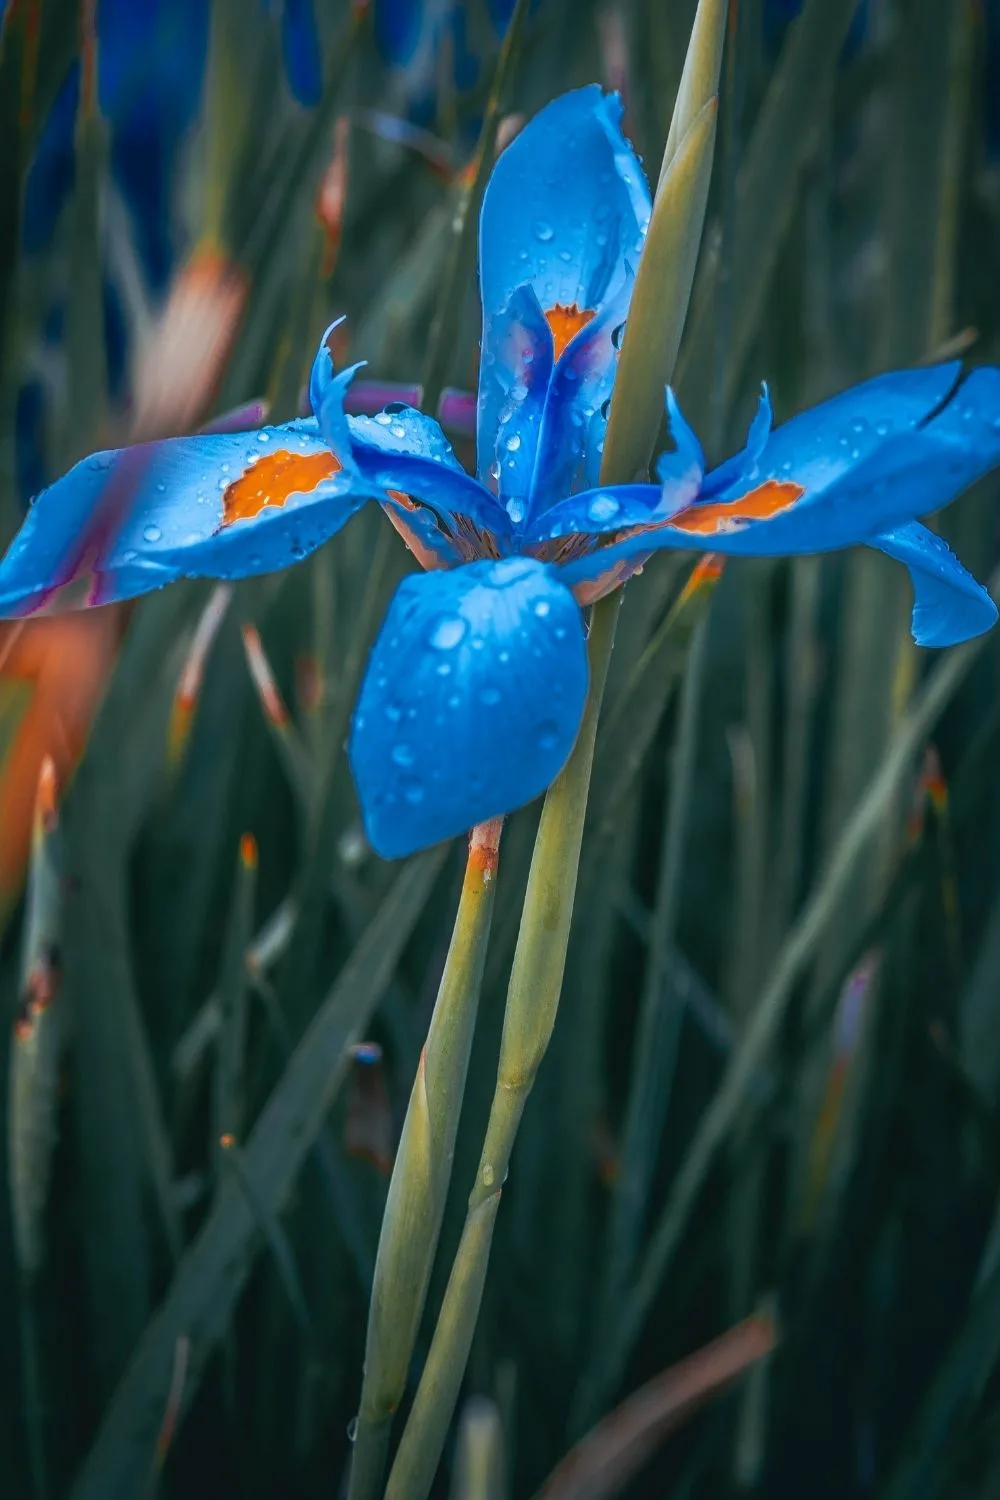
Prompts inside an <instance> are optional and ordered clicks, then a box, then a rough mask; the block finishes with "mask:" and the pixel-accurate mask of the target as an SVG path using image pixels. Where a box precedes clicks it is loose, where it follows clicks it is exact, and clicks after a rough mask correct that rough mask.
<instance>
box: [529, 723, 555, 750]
mask: <svg viewBox="0 0 1000 1500" xmlns="http://www.w3.org/2000/svg"><path fill="white" fill-rule="evenodd" d="M535 737H536V739H537V740H538V748H539V750H554V749H555V747H556V745H557V744H558V743H559V726H558V724H556V723H554V722H553V720H552V719H546V720H545V722H544V723H543V724H539V726H538V729H537V730H536V731H535Z"/></svg>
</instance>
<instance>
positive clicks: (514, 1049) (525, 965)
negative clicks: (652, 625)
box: [386, 592, 621, 1500]
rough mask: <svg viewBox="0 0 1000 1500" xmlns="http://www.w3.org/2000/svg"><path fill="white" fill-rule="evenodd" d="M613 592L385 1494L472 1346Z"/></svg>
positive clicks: (579, 800) (405, 1467) (537, 1025)
mask: <svg viewBox="0 0 1000 1500" xmlns="http://www.w3.org/2000/svg"><path fill="white" fill-rule="evenodd" d="M620 602H621V595H620V592H619V593H615V594H612V595H609V596H608V597H607V598H605V599H603V600H601V601H600V603H598V604H597V605H595V607H594V612H593V616H592V619H591V628H590V639H589V642H588V647H589V656H590V695H589V697H588V700H587V707H586V711H585V713H584V717H583V723H582V724H581V726H580V734H579V737H578V739H577V742H576V745H575V747H574V750H573V753H572V755H571V756H570V758H569V761H568V762H567V764H566V766H565V767H564V769H563V771H562V772H561V774H560V775H559V777H558V778H557V779H556V781H554V782H553V784H552V786H551V787H550V789H549V793H548V796H547V797H546V799H545V805H544V807H543V809H542V817H541V821H540V823H539V827H538V835H537V837H536V839H535V849H534V854H533V856H532V861H531V870H530V873H529V875H528V886H527V890H526V892H525V897H524V909H523V913H522V917H521V928H520V931H519V933H518V938H517V947H516V949H515V952H514V962H513V965H512V968H511V975H510V985H509V987H508V991H507V1009H506V1013H505V1016H504V1027H503V1037H502V1039H501V1043H500V1063H499V1067H498V1070H497V1083H496V1090H495V1092H494V1095H493V1104H492V1107H491V1109H490V1118H489V1123H488V1124H487V1127H486V1138H485V1141H484V1143H483V1150H482V1156H481V1157H480V1162H479V1170H478V1171H477V1173H476V1181H475V1184H474V1186H473V1189H472V1192H471V1194H470V1196H469V1211H468V1216H467V1218H466V1221H465V1228H464V1230H463V1232H462V1238H461V1242H460V1244H459V1247H458V1251H457V1253H456V1256H455V1261H454V1264H453V1266H452V1270H451V1275H450V1277H449V1279H448V1285H447V1287H446V1289H445V1294H444V1301H443V1303H442V1307H441V1312H440V1315H439V1317H438V1323H437V1327H436V1328H435V1330H434V1338H433V1340H432V1342H431V1347H430V1351H429V1353H428V1356H427V1363H426V1365H425V1366H424V1372H423V1375H422V1377H421V1380H420V1385H419V1387H418V1390H417V1394H416V1398H415V1399H414V1403H413V1409H412V1411H411V1413H410V1418H409V1421H408V1422H407V1424H406V1428H405V1430H404V1432H403V1436H402V1439H401V1441H400V1445H399V1451H398V1453H397V1454H396V1461H395V1463H394V1465H393V1468H392V1472H391V1473H390V1475H389V1484H388V1487H387V1489H386V1500H424V1497H425V1496H426V1495H427V1494H428V1492H429V1490H430V1487H431V1483H432V1481H433V1479H434V1474H435V1471H436V1469H437V1465H438V1461H439V1459H440V1456H441V1451H442V1449H443V1447H444V1443H445V1438H446V1436H447V1432H448V1427H449V1424H450V1422H451V1418H452V1415H453V1413H454V1410H455V1403H456V1401H457V1400H458V1393H459V1390H460V1388H461V1384H462V1379H463V1376H464V1374H465V1366H466V1362H467V1360H468V1357H469V1350H470V1348H471V1346H472V1336H473V1333H474V1331H475V1326H476V1319H477V1316H478V1313H479V1304H480V1301H481V1298H482V1293H483V1284H484V1282H485V1279H486V1268H487V1264H488V1262H489V1255H490V1246H491V1244H492V1240H493V1224H494V1221H495V1219H496V1213H497V1208H498V1207H499V1204H500V1193H501V1190H502V1188H503V1184H504V1182H505V1180H506V1177H507V1171H508V1167H509V1165H510V1155H511V1151H512V1149H513V1146H514V1139H515V1137H516V1135H517V1129H518V1126H519V1124H520V1122H521V1115H522V1113H523V1111H524V1106H525V1103H526V1101H527V1098H528V1095H529V1094H530V1092H531V1087H532V1084H533V1083H534V1081H535V1076H536V1074H537V1072H538V1068H539V1065H540V1064H541V1061H542V1058H543V1057H544V1056H545V1051H546V1048H547V1047H548V1044H549V1038H550V1037H551V1035H552V1028H553V1026H554V1024H555V1019H556V1011H557V1009H558V1006H559V994H560V991H561V989H562V981H563V970H564V969H565V966H566V948H567V945H568V942H569V927H570V919H571V917H572V915H573V900H574V897H575V895H576V878H577V870H578V867H579V862H580V845H581V841H582V838H583V823H584V815H585V813H586V810H587V793H588V790H589V786H590V772H591V766H592V764H593V758H594V737H595V735H596V732H597V720H598V715H599V713H600V707H601V699H602V697H603V695H604V685H605V682H606V680H607V672H608V664H609V662H610V660H611V650H612V647H613V645H614V636H615V627H616V625H617V622H618V610H619V607H620Z"/></svg>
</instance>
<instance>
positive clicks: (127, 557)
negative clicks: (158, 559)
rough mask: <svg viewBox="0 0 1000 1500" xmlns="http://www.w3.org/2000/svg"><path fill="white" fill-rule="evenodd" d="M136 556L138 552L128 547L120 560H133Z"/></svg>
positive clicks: (128, 561)
mask: <svg viewBox="0 0 1000 1500" xmlns="http://www.w3.org/2000/svg"><path fill="white" fill-rule="evenodd" d="M138 556H139V554H138V552H136V551H135V549H134V548H133V547H130V548H129V550H128V551H127V552H126V553H125V556H124V557H123V558H122V561H123V562H127V563H130V562H135V560H136V558H137V557H138Z"/></svg>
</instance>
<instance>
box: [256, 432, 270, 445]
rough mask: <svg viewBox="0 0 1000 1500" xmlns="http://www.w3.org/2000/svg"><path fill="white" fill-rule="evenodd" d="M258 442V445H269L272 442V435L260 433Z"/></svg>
mask: <svg viewBox="0 0 1000 1500" xmlns="http://www.w3.org/2000/svg"><path fill="white" fill-rule="evenodd" d="M257 441H258V443H269V442H270V441H271V434H270V433H269V432H258V434H257Z"/></svg>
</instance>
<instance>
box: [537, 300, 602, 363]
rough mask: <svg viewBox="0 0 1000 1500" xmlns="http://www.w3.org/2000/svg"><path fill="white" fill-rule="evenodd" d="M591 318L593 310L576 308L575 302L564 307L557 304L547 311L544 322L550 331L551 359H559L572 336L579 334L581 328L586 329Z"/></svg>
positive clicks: (559, 303)
mask: <svg viewBox="0 0 1000 1500" xmlns="http://www.w3.org/2000/svg"><path fill="white" fill-rule="evenodd" d="M593 316H594V310H593V308H590V307H585V308H583V309H581V308H579V307H577V305H576V303H575V302H571V303H570V304H569V305H568V306H566V307H564V306H563V304H562V303H561V302H557V303H556V304H555V306H553V307H550V308H549V309H548V310H547V312H546V314H545V321H546V323H548V325H549V327H550V328H551V330H552V345H553V357H554V358H555V359H558V358H559V356H560V354H562V352H563V350H564V349H565V348H566V345H567V344H568V343H569V341H570V339H571V338H573V336H574V334H577V333H579V332H580V329H581V328H586V326H587V324H588V323H589V322H590V320H591V318H593Z"/></svg>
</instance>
